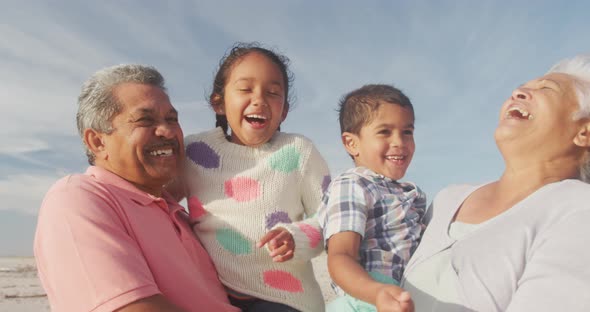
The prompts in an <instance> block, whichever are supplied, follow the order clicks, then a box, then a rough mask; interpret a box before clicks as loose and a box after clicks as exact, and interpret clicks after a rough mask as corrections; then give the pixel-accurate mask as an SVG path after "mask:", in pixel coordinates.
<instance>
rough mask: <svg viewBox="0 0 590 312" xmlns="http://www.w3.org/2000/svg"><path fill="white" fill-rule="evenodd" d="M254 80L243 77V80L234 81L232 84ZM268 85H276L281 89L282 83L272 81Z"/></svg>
mask: <svg viewBox="0 0 590 312" xmlns="http://www.w3.org/2000/svg"><path fill="white" fill-rule="evenodd" d="M254 80H255V79H254V78H253V77H243V78H238V79H236V80H235V81H233V82H232V84H237V83H238V82H241V81H245V82H252V81H254ZM270 84H272V85H277V86H279V87H281V88H282V87H283V82H282V81H280V80H273V81H271V82H270Z"/></svg>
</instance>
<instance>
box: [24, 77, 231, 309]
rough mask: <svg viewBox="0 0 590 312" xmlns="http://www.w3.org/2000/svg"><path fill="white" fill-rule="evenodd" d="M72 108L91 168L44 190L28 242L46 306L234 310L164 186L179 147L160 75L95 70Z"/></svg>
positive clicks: (178, 156)
mask: <svg viewBox="0 0 590 312" xmlns="http://www.w3.org/2000/svg"><path fill="white" fill-rule="evenodd" d="M78 103H79V108H78V114H77V122H78V130H79V133H80V136H81V137H82V140H83V142H84V144H85V147H86V154H87V156H88V162H89V163H90V165H91V166H90V167H89V168H88V169H87V171H86V173H85V174H75V175H70V176H67V177H65V178H63V179H61V180H59V181H58V182H57V183H55V185H54V186H53V187H52V188H51V189H50V190H49V191H48V193H47V195H46V196H45V199H44V200H43V204H42V206H41V209H40V212H39V221H38V225H37V233H36V236H35V257H36V260H37V266H38V269H39V276H40V278H41V282H42V284H43V287H44V288H45V289H46V291H47V295H48V297H49V302H50V304H51V308H52V310H53V311H76V312H80V311H95V312H99V311H125V312H130V311H237V309H236V308H234V307H232V306H231V305H230V304H229V303H228V300H227V297H226V294H225V291H224V289H223V287H222V286H221V284H220V282H219V280H218V278H217V274H216V272H215V268H214V266H213V264H212V262H211V260H210V259H209V256H208V255H207V253H206V252H205V250H204V249H203V247H202V246H201V245H200V243H199V242H198V241H197V240H196V239H195V237H194V236H193V233H192V231H191V229H190V227H189V225H188V224H187V214H186V213H185V211H184V209H183V208H182V207H181V206H180V205H178V203H177V202H176V201H175V200H174V199H172V197H170V196H169V195H168V194H167V193H166V192H165V191H164V190H163V188H164V185H166V184H167V183H169V182H170V181H171V180H173V179H174V178H175V177H176V176H177V175H178V173H179V170H180V168H181V167H182V165H181V162H182V159H183V153H184V147H183V142H182V140H183V135H182V130H181V128H180V125H179V124H178V117H177V112H176V110H175V109H174V107H173V106H172V104H171V103H170V100H169V98H168V95H167V94H166V91H165V87H164V79H163V77H162V76H161V75H160V73H158V71H156V70H155V69H154V68H151V67H146V66H141V65H120V66H115V67H110V68H106V69H103V70H101V71H98V72H97V73H95V74H94V75H93V76H92V77H91V78H90V79H89V80H88V81H87V82H86V83H85V84H84V86H83V88H82V93H81V95H80V97H79V99H78Z"/></svg>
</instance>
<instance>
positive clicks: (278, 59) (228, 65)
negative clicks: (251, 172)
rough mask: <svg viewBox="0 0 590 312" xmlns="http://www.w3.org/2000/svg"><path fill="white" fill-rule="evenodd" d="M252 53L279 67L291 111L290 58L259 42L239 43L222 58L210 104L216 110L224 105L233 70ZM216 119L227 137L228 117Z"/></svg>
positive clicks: (291, 82) (287, 105)
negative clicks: (228, 81) (226, 85)
mask: <svg viewBox="0 0 590 312" xmlns="http://www.w3.org/2000/svg"><path fill="white" fill-rule="evenodd" d="M250 53H260V54H262V55H264V56H266V57H268V59H270V60H271V61H272V62H273V63H275V64H276V65H277V66H278V67H279V70H280V71H281V74H282V76H283V82H284V85H285V109H287V110H289V109H290V108H291V104H292V101H293V98H292V96H291V94H289V89H291V86H292V84H293V73H292V72H291V71H290V70H289V58H287V57H286V56H284V55H282V54H280V53H278V52H276V51H273V50H271V49H267V48H264V47H262V45H261V44H260V43H258V42H238V43H236V44H234V45H233V46H232V48H231V49H230V50H229V52H227V53H226V54H225V55H224V56H223V57H222V58H221V60H220V61H219V69H218V70H217V74H215V79H214V80H213V90H211V94H210V95H209V104H210V105H211V107H213V108H215V107H217V106H218V105H223V103H224V100H225V95H224V88H225V84H226V83H227V79H228V78H229V76H230V73H231V70H232V69H233V67H234V66H235V65H236V64H237V63H238V62H239V61H240V60H241V59H242V58H243V57H244V56H246V55H248V54H250ZM215 118H216V122H215V127H221V128H222V129H223V132H225V134H226V135H227V130H228V125H227V117H226V116H225V115H220V114H215ZM279 130H280V128H279Z"/></svg>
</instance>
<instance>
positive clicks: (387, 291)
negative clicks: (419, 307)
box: [375, 287, 414, 312]
mask: <svg viewBox="0 0 590 312" xmlns="http://www.w3.org/2000/svg"><path fill="white" fill-rule="evenodd" d="M375 301H376V302H375V303H376V304H375V305H376V306H377V311H378V312H414V302H413V301H412V298H411V297H410V293H409V292H407V291H402V292H400V291H399V288H398V287H395V288H389V287H383V288H381V289H379V291H378V292H377V298H376V300H375Z"/></svg>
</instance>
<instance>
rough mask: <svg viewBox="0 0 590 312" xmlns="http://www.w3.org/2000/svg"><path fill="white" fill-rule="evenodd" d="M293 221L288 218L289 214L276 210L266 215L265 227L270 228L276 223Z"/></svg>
mask: <svg viewBox="0 0 590 312" xmlns="http://www.w3.org/2000/svg"><path fill="white" fill-rule="evenodd" d="M292 222H293V221H292V220H291V218H289V214H287V213H286V212H284V211H277V212H273V213H271V214H269V215H268V216H266V229H267V230H270V229H272V227H273V226H275V225H277V224H278V223H292Z"/></svg>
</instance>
